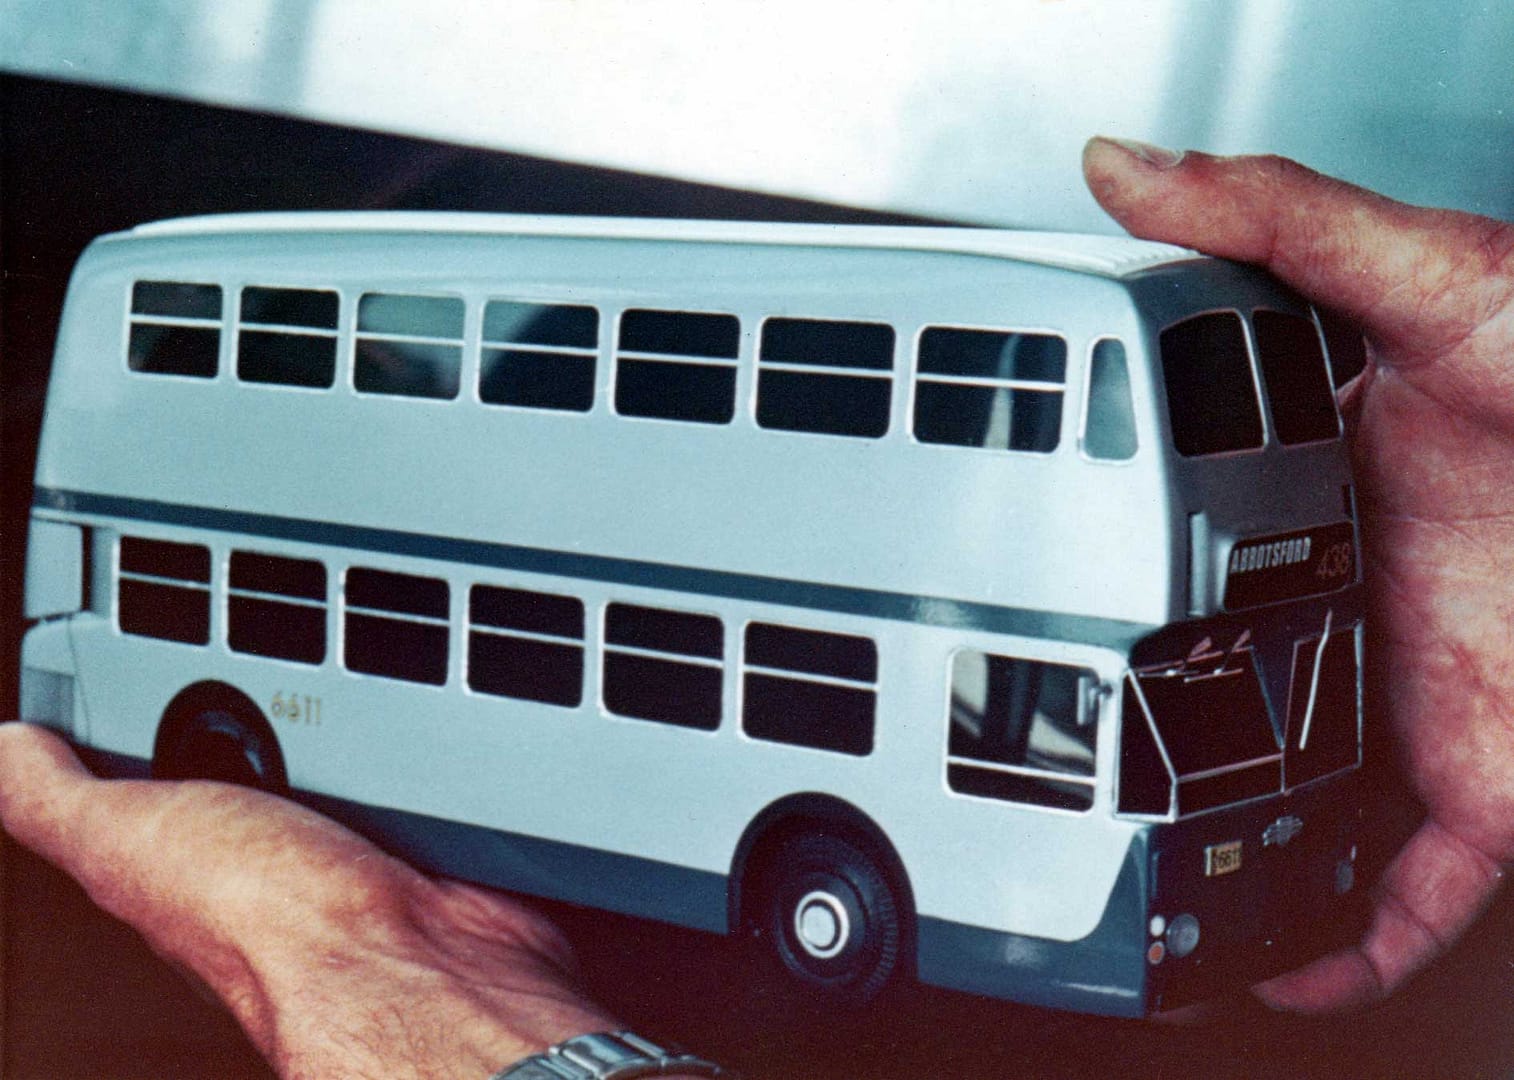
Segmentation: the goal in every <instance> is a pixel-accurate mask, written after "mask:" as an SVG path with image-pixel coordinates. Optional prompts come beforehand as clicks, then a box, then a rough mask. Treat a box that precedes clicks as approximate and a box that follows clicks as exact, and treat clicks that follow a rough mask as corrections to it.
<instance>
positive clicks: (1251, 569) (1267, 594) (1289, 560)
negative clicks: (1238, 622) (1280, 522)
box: [1225, 521, 1356, 611]
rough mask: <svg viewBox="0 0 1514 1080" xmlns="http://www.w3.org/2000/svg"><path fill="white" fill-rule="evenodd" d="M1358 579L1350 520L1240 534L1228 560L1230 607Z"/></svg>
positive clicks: (1321, 590) (1293, 596) (1318, 590)
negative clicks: (1272, 532) (1270, 533)
mask: <svg viewBox="0 0 1514 1080" xmlns="http://www.w3.org/2000/svg"><path fill="white" fill-rule="evenodd" d="M1355 580H1356V533H1355V530H1354V529H1353V528H1352V526H1351V522H1349V521H1339V522H1336V523H1335V524H1333V525H1321V526H1319V527H1318V528H1313V529H1301V530H1299V531H1298V532H1289V533H1277V534H1276V535H1273V536H1259V537H1252V538H1249V539H1246V540H1241V541H1238V542H1237V543H1236V545H1235V546H1234V547H1232V548H1231V549H1230V558H1229V560H1228V561H1227V562H1226V564H1225V608H1226V610H1228V611H1237V610H1239V609H1241V608H1250V607H1257V606H1259V605H1261V604H1275V603H1277V602H1278V601H1279V600H1294V599H1298V598H1299V597H1303V596H1318V595H1319V594H1321V593H1327V592H1334V591H1335V590H1336V589H1339V588H1342V587H1343V586H1346V585H1349V584H1351V582H1353V581H1355Z"/></svg>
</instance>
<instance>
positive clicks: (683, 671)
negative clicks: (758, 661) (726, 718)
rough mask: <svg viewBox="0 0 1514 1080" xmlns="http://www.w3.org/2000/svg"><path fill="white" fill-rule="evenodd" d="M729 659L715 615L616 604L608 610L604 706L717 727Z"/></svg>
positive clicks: (631, 713)
mask: <svg viewBox="0 0 1514 1080" xmlns="http://www.w3.org/2000/svg"><path fill="white" fill-rule="evenodd" d="M724 659H725V631H724V629H723V628H722V626H721V623H720V620H719V619H717V618H716V617H715V616H713V615H694V614H690V613H689V612H684V611H667V610H665V609H663V608H650V607H641V606H639V605H636V604H611V605H610V606H609V607H608V608H607V609H606V611H605V652H604V703H605V708H607V709H609V710H610V712H612V713H614V714H615V715H617V716H628V717H631V718H633V719H637V720H656V721H658V722H660V723H664V724H676V725H678V726H679V727H689V728H698V729H701V730H704V731H714V730H715V729H716V728H718V727H719V726H720V713H721V685H722V683H723V681H724V670H723V669H724Z"/></svg>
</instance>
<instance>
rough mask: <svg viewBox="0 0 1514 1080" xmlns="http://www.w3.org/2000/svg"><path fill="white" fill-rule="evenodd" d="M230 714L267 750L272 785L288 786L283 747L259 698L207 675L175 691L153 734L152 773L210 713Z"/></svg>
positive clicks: (159, 767) (157, 771)
mask: <svg viewBox="0 0 1514 1080" xmlns="http://www.w3.org/2000/svg"><path fill="white" fill-rule="evenodd" d="M213 712H221V713H227V714H229V715H230V716H231V717H232V718H233V719H234V720H235V721H236V722H237V723H238V724H240V725H241V726H243V727H244V728H246V729H247V730H248V731H249V732H250V733H252V734H253V735H254V736H255V737H256V738H257V739H258V740H259V741H260V742H261V743H262V746H263V747H264V748H266V750H267V752H268V758H269V760H268V767H269V776H268V780H269V785H270V786H271V787H272V788H273V789H274V790H278V791H284V790H287V789H288V787H289V773H288V771H287V770H286V768H285V765H284V749H283V747H282V745H280V743H279V737H278V734H277V733H276V732H275V731H274V730H273V725H272V724H270V723H269V722H268V718H267V717H266V716H264V715H263V710H262V709H260V708H259V707H258V704H257V702H255V701H253V700H252V698H250V697H248V696H247V695H246V694H245V693H243V692H242V691H241V690H238V689H237V688H236V687H235V686H232V685H231V684H230V683H224V682H220V681H218V680H215V679H206V680H203V681H201V682H197V683H192V684H190V685H189V686H186V687H185V688H184V689H183V690H180V691H179V692H178V693H177V694H175V695H174V697H173V700H172V701H170V702H169V703H168V707H167V708H165V709H164V710H163V718H162V719H161V720H160V721H159V722H158V731H157V734H156V736H155V737H154V738H153V746H152V773H153V776H154V777H157V776H159V775H160V772H161V769H162V766H163V763H164V761H165V758H166V757H167V755H168V754H169V753H170V752H171V751H172V748H173V747H174V745H175V744H176V743H177V742H178V741H179V740H180V739H181V738H182V737H183V736H184V735H185V734H186V733H187V732H189V731H190V730H191V729H192V728H193V727H194V725H195V724H197V723H199V722H200V721H201V718H202V717H204V716H205V715H206V714H207V713H213Z"/></svg>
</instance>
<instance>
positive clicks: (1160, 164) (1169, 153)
mask: <svg viewBox="0 0 1514 1080" xmlns="http://www.w3.org/2000/svg"><path fill="white" fill-rule="evenodd" d="M1098 138H1099V140H1100V141H1101V142H1107V143H1110V144H1112V145H1114V146H1118V147H1119V148H1120V149H1121V150H1124V151H1125V152H1126V153H1127V154H1130V155H1131V156H1132V157H1136V158H1139V159H1140V160H1141V161H1142V162H1144V163H1145V164H1147V165H1151V166H1153V167H1155V168H1158V169H1170V168H1172V167H1173V166H1174V165H1176V164H1177V163H1178V162H1180V161H1182V160H1183V151H1181V150H1169V149H1168V148H1167V147H1165V146H1155V145H1153V144H1151V143H1147V142H1141V141H1139V140H1137V139H1116V138H1114V137H1113V136H1110V135H1100V136H1098Z"/></svg>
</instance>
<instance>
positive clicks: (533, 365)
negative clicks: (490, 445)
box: [478, 300, 599, 412]
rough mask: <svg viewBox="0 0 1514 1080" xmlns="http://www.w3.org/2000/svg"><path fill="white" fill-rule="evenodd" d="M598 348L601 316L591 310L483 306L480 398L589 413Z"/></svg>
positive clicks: (560, 306) (489, 402) (500, 303)
mask: <svg viewBox="0 0 1514 1080" xmlns="http://www.w3.org/2000/svg"><path fill="white" fill-rule="evenodd" d="M598 348H599V312H598V311H596V310H595V309H594V308H592V307H584V306H582V305H576V304H527V303H519V302H517V301H513V300H491V301H490V302H489V303H488V305H487V306H486V307H485V308H484V346H483V354H482V358H481V366H480V368H479V373H478V396H479V400H481V401H483V402H484V403H485V404H487V405H519V406H523V407H526V408H532V409H558V410H564V411H567V412H588V411H589V409H590V407H591V406H593V404H594V356H595V353H596V352H597V351H598Z"/></svg>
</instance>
